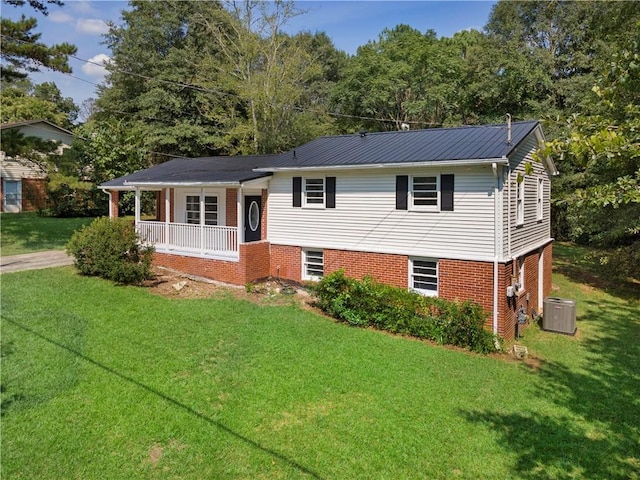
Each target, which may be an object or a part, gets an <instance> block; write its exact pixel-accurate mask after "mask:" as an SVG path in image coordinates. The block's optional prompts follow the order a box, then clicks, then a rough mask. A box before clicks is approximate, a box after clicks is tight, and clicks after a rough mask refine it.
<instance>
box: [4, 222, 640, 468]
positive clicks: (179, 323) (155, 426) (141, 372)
mask: <svg viewBox="0 0 640 480" xmlns="http://www.w3.org/2000/svg"><path fill="white" fill-rule="evenodd" d="M3 220H4V218H3ZM563 249H564V250H563ZM576 253H577V254H578V256H579V254H580V252H579V251H576V250H575V249H574V247H567V246H565V247H559V248H558V249H557V255H556V258H557V259H558V265H559V268H562V267H563V265H565V266H566V264H563V263H562V262H563V259H565V262H566V259H568V258H570V256H571V255H576ZM562 271H563V273H564V274H561V273H558V272H556V274H555V276H554V284H555V285H556V287H557V290H555V291H554V292H553V295H554V296H560V297H567V298H573V299H576V300H577V302H578V314H579V317H578V334H577V335H576V336H575V337H568V336H563V335H558V334H552V333H548V332H543V331H540V330H539V329H538V328H537V327H535V326H531V327H529V328H528V330H526V331H525V333H524V338H523V339H522V341H521V343H523V344H525V345H527V346H528V348H529V351H530V352H531V357H532V358H530V359H529V360H528V361H527V362H522V361H516V360H513V359H511V357H508V356H506V355H505V356H492V357H483V356H479V355H473V354H469V353H466V352H463V351H459V350H454V349H449V348H444V347H439V346H433V345H431V344H428V343H423V342H419V341H415V340H410V339H406V338H401V337H394V336H391V335H387V334H385V333H381V332H378V331H372V330H361V329H356V328H350V327H348V326H346V325H344V324H338V323H335V322H333V321H332V320H330V319H328V318H326V317H323V316H320V315H318V314H316V313H314V312H313V311H309V310H307V309H303V308H301V307H300V306H299V305H298V304H297V303H295V302H293V301H291V300H290V297H287V298H275V299H268V298H267V299H263V300H262V301H260V302H257V303H256V302H252V301H249V300H243V299H239V298H238V297H239V296H238V295H236V294H234V292H233V291H225V290H222V289H216V290H214V291H213V292H212V295H200V297H205V298H191V299H185V298H168V297H167V296H159V295H156V294H154V293H153V292H152V291H151V289H149V288H146V289H145V288H136V287H120V286H113V285H112V284H110V283H109V282H106V281H103V280H100V279H96V278H84V277H80V276H78V275H77V274H76V273H75V272H74V270H73V269H72V268H71V267H65V268H57V269H48V270H42V271H29V272H23V273H14V274H4V275H3V276H2V440H1V441H2V443H1V447H2V474H3V478H34V479H35V478H38V479H40V478H48V479H55V478H59V479H68V478H82V479H96V478H105V479H119V478H122V479H130V478H185V479H189V478H194V479H196V478H197V479H200V478H216V479H225V478H229V479H237V478H246V479H255V478H270V479H271V478H322V479H346V478H367V479H369V478H380V479H382V478H389V479H400V478H473V479H476V478H496V479H503V478H531V479H533V478H560V479H564V478H588V479H592V478H608V479H610V478H620V479H622V478H632V479H633V478H640V303H639V301H638V298H637V296H633V295H627V294H625V295H620V294H618V293H616V292H615V291H613V292H610V293H606V292H605V291H604V290H602V289H600V288H599V285H597V284H596V283H595V282H587V281H586V280H585V279H584V278H579V277H578V276H577V275H575V271H573V270H570V269H567V268H565V269H563V270H562ZM589 278H591V277H589ZM578 280H579V281H578ZM187 288H189V287H187ZM175 296H176V297H180V296H181V295H179V294H176V295H175Z"/></svg>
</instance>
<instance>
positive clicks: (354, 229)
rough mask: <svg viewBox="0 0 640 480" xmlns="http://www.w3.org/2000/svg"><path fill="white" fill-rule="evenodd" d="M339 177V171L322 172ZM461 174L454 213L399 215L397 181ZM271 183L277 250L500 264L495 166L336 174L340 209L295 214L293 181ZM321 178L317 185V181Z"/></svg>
mask: <svg viewBox="0 0 640 480" xmlns="http://www.w3.org/2000/svg"><path fill="white" fill-rule="evenodd" d="M322 173H323V175H324V174H326V175H336V174H337V171H336V170H333V171H326V172H322ZM441 173H451V174H455V199H456V210H455V211H453V212H439V213H438V215H431V214H428V213H427V212H421V211H413V210H396V208H395V206H396V175H409V176H416V177H428V176H437V175H439V174H441ZM294 175H295V174H293V173H291V174H287V173H284V172H282V173H280V172H277V173H275V174H274V176H273V177H272V179H271V182H270V190H269V208H268V221H267V229H268V239H269V241H270V242H271V243H273V244H281V245H292V246H300V245H306V246H309V247H316V248H326V249H328V248H332V249H339V250H355V251H366V252H379V253H395V254H403V255H410V256H412V257H426V258H433V257H437V258H460V259H480V260H487V261H492V260H493V258H494V220H493V216H494V201H493V185H494V184H495V179H494V177H493V172H492V170H491V166H490V165H487V166H477V167H468V168H451V169H450V170H449V169H448V170H447V171H446V172H441V171H439V170H435V169H429V168H424V169H415V168H414V169H408V168H404V169H401V168H398V169H373V170H372V169H369V170H348V171H341V172H339V173H338V174H337V183H336V208H335V209H319V210H318V209H304V208H303V209H296V208H294V207H292V177H293V176H294ZM316 178H317V177H316Z"/></svg>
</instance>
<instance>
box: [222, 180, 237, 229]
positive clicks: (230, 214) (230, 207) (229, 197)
mask: <svg viewBox="0 0 640 480" xmlns="http://www.w3.org/2000/svg"><path fill="white" fill-rule="evenodd" d="M237 211H238V190H236V189H235V188H227V190H226V207H225V216H226V217H227V222H226V223H227V227H237V226H238V214H237V213H236V212H237Z"/></svg>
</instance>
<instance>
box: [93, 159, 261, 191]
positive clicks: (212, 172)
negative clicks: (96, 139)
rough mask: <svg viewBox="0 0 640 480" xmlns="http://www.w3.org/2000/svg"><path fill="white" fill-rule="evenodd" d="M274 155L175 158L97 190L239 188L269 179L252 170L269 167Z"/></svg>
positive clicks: (110, 182)
mask: <svg viewBox="0 0 640 480" xmlns="http://www.w3.org/2000/svg"><path fill="white" fill-rule="evenodd" d="M273 157H274V155H252V156H234V157H202V158H175V159H173V160H169V161H168V162H164V163H161V164H159V165H156V166H154V167H151V168H147V169H146V170H140V171H139V172H135V173H132V174H130V175H126V176H124V177H120V178H116V179H114V180H109V181H108V182H104V183H102V184H101V185H100V187H101V188H115V189H118V188H120V189H122V188H133V187H135V186H145V185H150V186H163V185H240V184H242V183H245V182H248V181H250V180H256V179H259V178H263V177H267V176H270V175H271V174H270V173H267V172H256V171H255V169H256V168H259V167H264V166H266V165H270V164H271V162H272V161H273Z"/></svg>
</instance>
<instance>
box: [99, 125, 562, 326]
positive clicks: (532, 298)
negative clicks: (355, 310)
mask: <svg viewBox="0 0 640 480" xmlns="http://www.w3.org/2000/svg"><path fill="white" fill-rule="evenodd" d="M542 141H543V135H542V129H541V127H540V125H539V123H538V122H514V123H513V124H510V125H509V126H507V125H504V124H503V125H487V126H472V127H459V128H443V129H429V130H414V131H399V132H385V133H364V132H363V133H361V134H355V135H341V136H333V137H323V138H319V139H317V140H314V141H312V142H309V143H307V144H305V145H303V146H301V147H298V148H296V149H295V150H292V151H289V152H286V153H284V154H280V155H267V156H249V157H217V158H195V159H175V160H171V161H169V162H166V163H163V164H160V165H157V166H155V167H152V168H149V169H146V170H143V171H140V172H136V173H133V174H131V175H127V176H125V177H121V178H118V179H115V180H112V181H109V182H106V183H103V184H102V185H101V188H102V189H104V190H105V191H108V192H109V194H110V197H111V201H110V205H111V208H110V214H111V216H117V200H118V194H119V192H120V191H123V190H133V191H135V192H136V200H137V202H136V223H137V228H138V230H139V232H140V233H141V234H142V235H143V237H144V238H145V239H146V240H147V241H149V242H151V243H153V244H155V247H156V255H155V261H156V263H157V264H159V265H164V266H168V267H173V268H175V269H178V270H181V271H184V272H188V273H191V274H196V275H201V276H204V277H208V278H212V279H215V280H219V281H223V282H228V283H232V284H238V285H244V284H245V283H248V282H252V281H255V280H259V279H263V278H267V277H274V278H280V279H286V280H291V281H295V282H300V281H304V280H314V279H317V278H320V277H322V276H323V275H326V274H328V273H330V272H333V271H335V270H338V269H344V271H345V273H346V274H347V275H348V276H353V277H362V276H364V275H372V276H374V277H376V278H377V279H379V280H380V281H382V282H385V283H388V284H391V285H397V286H399V287H403V288H411V289H414V290H416V291H418V292H420V293H423V294H425V295H437V296H439V297H443V298H446V299H451V300H455V299H459V300H465V299H471V300H474V301H476V302H478V303H480V304H481V305H482V306H483V307H484V308H485V309H486V311H487V312H488V313H489V320H488V323H487V327H488V328H490V329H492V330H493V331H494V332H495V333H498V334H500V335H501V336H503V337H506V338H510V337H513V335H514V331H515V323H516V321H517V317H518V313H519V312H520V311H521V308H522V311H524V312H525V313H526V314H528V315H531V314H533V313H535V312H541V311H542V305H543V299H544V297H545V296H546V295H548V294H549V292H550V290H551V255H552V238H551V237H550V208H549V198H550V181H549V177H550V175H553V174H555V173H556V169H555V166H554V165H553V162H552V161H551V160H550V159H546V160H544V161H543V162H542V163H538V162H535V161H534V160H533V159H532V154H533V152H534V151H535V150H536V148H537V147H538V145H539V144H540V143H541V142H542ZM527 164H529V165H531V167H530V168H527V167H526V165H527ZM149 190H151V191H156V192H157V195H158V200H159V202H158V219H159V220H158V221H141V220H140V208H139V205H140V194H141V192H142V191H149Z"/></svg>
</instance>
